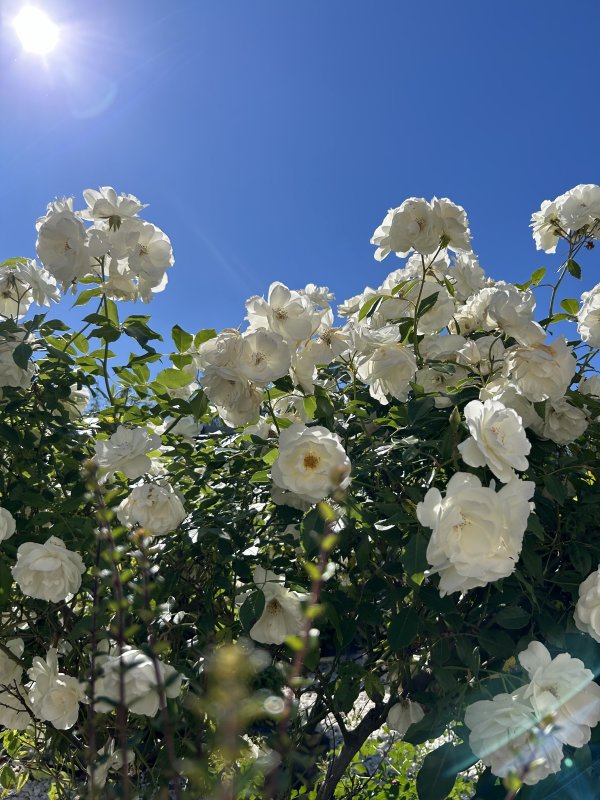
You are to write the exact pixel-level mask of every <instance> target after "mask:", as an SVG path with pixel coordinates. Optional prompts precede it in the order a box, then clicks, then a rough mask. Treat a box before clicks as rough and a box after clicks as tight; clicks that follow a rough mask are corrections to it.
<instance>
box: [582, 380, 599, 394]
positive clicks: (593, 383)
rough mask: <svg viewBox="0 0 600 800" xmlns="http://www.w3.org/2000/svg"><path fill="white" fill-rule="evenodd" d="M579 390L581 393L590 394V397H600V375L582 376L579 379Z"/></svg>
mask: <svg viewBox="0 0 600 800" xmlns="http://www.w3.org/2000/svg"><path fill="white" fill-rule="evenodd" d="M579 391H580V392H581V394H585V395H590V397H600V375H592V376H591V377H589V378H582V379H581V380H580V381H579Z"/></svg>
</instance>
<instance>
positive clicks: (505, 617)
mask: <svg viewBox="0 0 600 800" xmlns="http://www.w3.org/2000/svg"><path fill="white" fill-rule="evenodd" d="M530 617H531V615H530V614H529V612H528V611H525V609H523V608H520V607H519V606H507V607H506V608H502V609H500V611H499V612H498V613H497V614H496V616H495V618H494V621H495V622H496V623H497V624H498V625H500V627H501V628H507V629H508V630H511V631H512V630H519V628H524V627H525V626H526V625H528V624H529V620H530Z"/></svg>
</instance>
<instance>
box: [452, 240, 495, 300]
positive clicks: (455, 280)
mask: <svg viewBox="0 0 600 800" xmlns="http://www.w3.org/2000/svg"><path fill="white" fill-rule="evenodd" d="M448 279H449V280H450V283H451V284H452V286H453V287H454V297H455V299H456V300H457V301H459V302H462V303H464V302H465V300H467V299H468V298H469V297H471V296H472V295H474V294H476V293H477V292H478V291H479V290H480V289H483V288H484V287H485V286H487V285H488V283H489V280H490V279H489V278H487V277H486V275H485V272H484V271H483V269H482V267H481V266H480V264H479V261H478V260H477V257H476V256H475V254H474V253H464V252H463V253H457V254H456V255H455V257H454V259H453V262H452V265H451V266H450V269H449V270H448Z"/></svg>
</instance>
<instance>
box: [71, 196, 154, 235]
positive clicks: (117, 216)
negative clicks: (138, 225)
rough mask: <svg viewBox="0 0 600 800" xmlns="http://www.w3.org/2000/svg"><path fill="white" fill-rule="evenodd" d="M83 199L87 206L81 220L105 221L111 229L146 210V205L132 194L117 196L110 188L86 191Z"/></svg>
mask: <svg viewBox="0 0 600 800" xmlns="http://www.w3.org/2000/svg"><path fill="white" fill-rule="evenodd" d="M83 199H84V200H85V202H86V203H87V206H88V207H87V209H86V210H85V211H82V212H81V216H82V218H83V219H102V220H107V222H108V223H109V224H110V225H111V226H112V227H118V225H120V223H121V221H122V220H124V219H128V218H130V217H135V216H137V214H138V211H141V210H142V209H143V208H147V204H145V203H140V201H139V200H138V199H137V197H135V196H134V195H132V194H117V193H116V191H115V190H114V189H113V188H112V186H101V187H100V188H99V189H98V190H96V189H86V190H85V191H84V192H83Z"/></svg>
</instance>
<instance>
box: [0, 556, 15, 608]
mask: <svg viewBox="0 0 600 800" xmlns="http://www.w3.org/2000/svg"><path fill="white" fill-rule="evenodd" d="M12 582H13V579H12V572H11V571H10V567H9V566H8V564H7V563H6V562H5V561H0V607H1V608H4V607H6V606H8V605H10V590H11V588H12Z"/></svg>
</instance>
